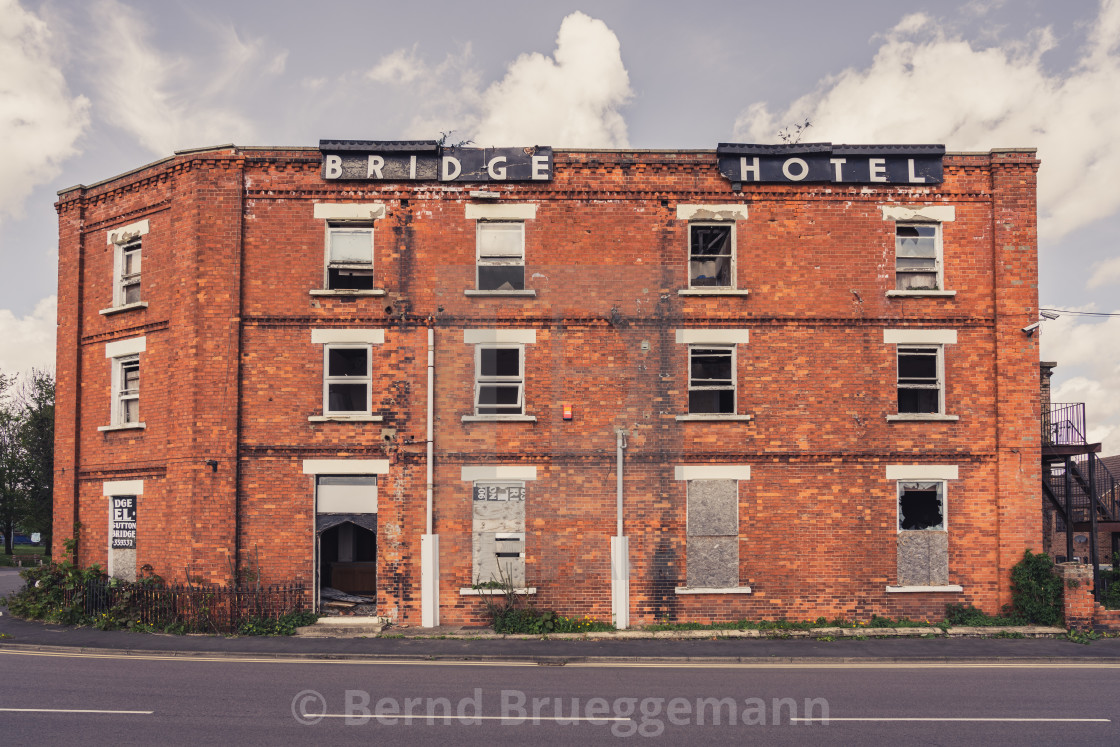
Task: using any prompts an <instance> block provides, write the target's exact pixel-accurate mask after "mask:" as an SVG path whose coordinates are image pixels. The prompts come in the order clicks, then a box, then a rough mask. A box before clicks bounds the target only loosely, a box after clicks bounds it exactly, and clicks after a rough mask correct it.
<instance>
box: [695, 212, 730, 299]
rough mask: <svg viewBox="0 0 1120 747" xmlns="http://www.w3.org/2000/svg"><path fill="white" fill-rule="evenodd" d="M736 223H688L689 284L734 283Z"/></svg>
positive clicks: (723, 285) (713, 285)
mask: <svg viewBox="0 0 1120 747" xmlns="http://www.w3.org/2000/svg"><path fill="white" fill-rule="evenodd" d="M733 261H734V227H733V226H732V225H730V224H727V223H715V224H707V223H690V224H689V226H688V285H689V287H690V288H732V287H734V286H735V281H734V277H735V275H734V271H735V268H734V266H733Z"/></svg>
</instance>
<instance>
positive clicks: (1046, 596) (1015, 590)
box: [1011, 550, 1062, 625]
mask: <svg viewBox="0 0 1120 747" xmlns="http://www.w3.org/2000/svg"><path fill="white" fill-rule="evenodd" d="M1011 606H1012V607H1013V608H1014V610H1015V614H1016V615H1017V616H1019V617H1021V618H1023V620H1024V621H1025V622H1029V623H1033V624H1035V625H1061V624H1062V580H1061V579H1060V578H1058V576H1057V575H1056V574H1055V573H1054V561H1053V560H1051V559H1050V556H1049V555H1047V554H1046V553H1038V554H1035V553H1032V552H1031V551H1030V550H1026V551H1025V552H1024V553H1023V559H1022V560H1020V561H1019V562H1018V563H1016V564H1015V567H1014V568H1012V569H1011Z"/></svg>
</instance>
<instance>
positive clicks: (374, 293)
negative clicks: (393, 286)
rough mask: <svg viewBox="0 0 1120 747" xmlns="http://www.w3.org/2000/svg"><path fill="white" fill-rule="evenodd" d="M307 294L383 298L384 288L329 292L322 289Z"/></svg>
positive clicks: (312, 290)
mask: <svg viewBox="0 0 1120 747" xmlns="http://www.w3.org/2000/svg"><path fill="white" fill-rule="evenodd" d="M309 293H310V294H311V295H313V296H384V295H385V289H384V288H373V289H371V290H341V289H340V290H330V289H324V288H312V289H311V290H310V291H309Z"/></svg>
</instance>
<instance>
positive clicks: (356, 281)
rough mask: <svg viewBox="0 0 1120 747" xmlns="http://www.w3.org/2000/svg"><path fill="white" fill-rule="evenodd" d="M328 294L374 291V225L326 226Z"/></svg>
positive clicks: (342, 224) (333, 224)
mask: <svg viewBox="0 0 1120 747" xmlns="http://www.w3.org/2000/svg"><path fill="white" fill-rule="evenodd" d="M327 290H373V225H372V224H369V225H361V224H344V223H331V224H329V225H328V226H327Z"/></svg>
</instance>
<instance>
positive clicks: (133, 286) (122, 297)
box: [116, 238, 141, 306]
mask: <svg viewBox="0 0 1120 747" xmlns="http://www.w3.org/2000/svg"><path fill="white" fill-rule="evenodd" d="M117 252H118V258H117V268H118V271H117V288H116V291H117V298H116V305H117V306H126V305H128V304H131V303H140V259H141V253H140V239H139V238H135V239H132V240H131V241H128V242H126V243H124V244H118V245H117Z"/></svg>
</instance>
